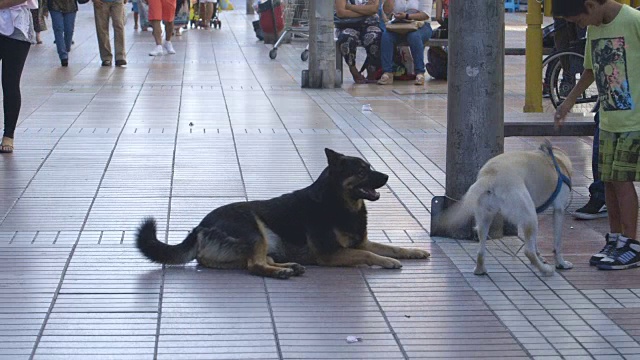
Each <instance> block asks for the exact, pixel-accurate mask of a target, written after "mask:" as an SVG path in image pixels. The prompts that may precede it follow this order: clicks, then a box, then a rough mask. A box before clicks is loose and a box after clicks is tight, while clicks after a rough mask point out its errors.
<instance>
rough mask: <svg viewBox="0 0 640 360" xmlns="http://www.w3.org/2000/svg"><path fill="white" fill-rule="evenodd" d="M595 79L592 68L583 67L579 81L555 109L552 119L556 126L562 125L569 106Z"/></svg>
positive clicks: (570, 106)
mask: <svg viewBox="0 0 640 360" xmlns="http://www.w3.org/2000/svg"><path fill="white" fill-rule="evenodd" d="M594 80H595V76H594V75H593V70H592V69H584V71H583V72H582V76H580V81H578V83H577V84H576V86H574V87H573V90H571V92H570V93H569V95H567V98H566V99H565V100H564V101H563V102H562V104H560V106H558V109H557V110H556V114H555V117H554V121H555V123H556V126H560V125H562V123H564V119H565V117H566V116H567V114H568V113H569V111H571V108H572V107H573V105H574V104H575V103H576V100H578V97H579V96H580V94H582V93H583V92H584V91H585V90H587V88H588V87H589V86H590V85H591V84H592V83H593V81H594Z"/></svg>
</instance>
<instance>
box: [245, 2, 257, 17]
mask: <svg viewBox="0 0 640 360" xmlns="http://www.w3.org/2000/svg"><path fill="white" fill-rule="evenodd" d="M255 13H256V12H255V10H254V9H253V0H247V15H253V14H255Z"/></svg>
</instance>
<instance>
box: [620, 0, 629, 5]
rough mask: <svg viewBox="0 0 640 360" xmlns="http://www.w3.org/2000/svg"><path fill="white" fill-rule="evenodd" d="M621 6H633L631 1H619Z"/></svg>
mask: <svg viewBox="0 0 640 360" xmlns="http://www.w3.org/2000/svg"><path fill="white" fill-rule="evenodd" d="M618 2H619V3H621V4H626V5H631V0H618Z"/></svg>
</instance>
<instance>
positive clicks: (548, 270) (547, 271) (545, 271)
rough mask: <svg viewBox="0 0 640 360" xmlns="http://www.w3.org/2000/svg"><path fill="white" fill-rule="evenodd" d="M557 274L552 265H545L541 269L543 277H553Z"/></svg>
mask: <svg viewBox="0 0 640 360" xmlns="http://www.w3.org/2000/svg"><path fill="white" fill-rule="evenodd" d="M555 272H556V271H555V270H554V269H553V266H551V265H544V266H542V267H540V273H542V275H543V276H553V274H555Z"/></svg>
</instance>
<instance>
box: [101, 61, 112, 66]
mask: <svg viewBox="0 0 640 360" xmlns="http://www.w3.org/2000/svg"><path fill="white" fill-rule="evenodd" d="M102 66H111V60H105V61H103V62H102Z"/></svg>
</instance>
